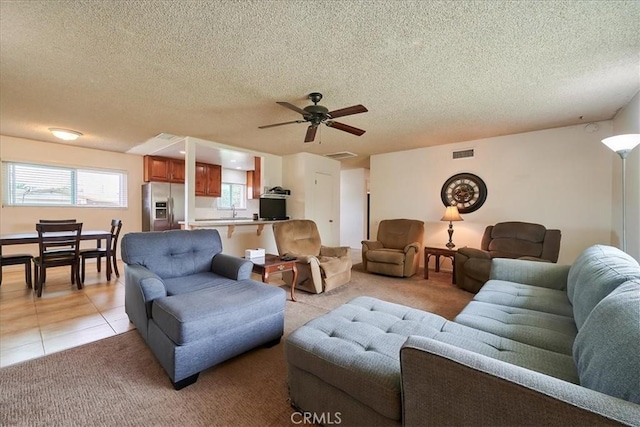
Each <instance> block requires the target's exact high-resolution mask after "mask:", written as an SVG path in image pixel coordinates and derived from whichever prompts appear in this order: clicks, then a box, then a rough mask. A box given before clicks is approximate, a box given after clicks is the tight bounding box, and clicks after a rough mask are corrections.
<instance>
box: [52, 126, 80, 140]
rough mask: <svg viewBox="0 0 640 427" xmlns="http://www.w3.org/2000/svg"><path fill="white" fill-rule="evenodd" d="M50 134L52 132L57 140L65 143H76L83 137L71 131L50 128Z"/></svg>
mask: <svg viewBox="0 0 640 427" xmlns="http://www.w3.org/2000/svg"><path fill="white" fill-rule="evenodd" d="M49 132H51V133H52V134H53V136H55V137H56V138H59V139H62V140H64V141H75V140H76V139H78V138H79V137H81V136H82V133H80V132H77V131H75V130H69V129H60V128H49Z"/></svg>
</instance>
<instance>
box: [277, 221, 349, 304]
mask: <svg viewBox="0 0 640 427" xmlns="http://www.w3.org/2000/svg"><path fill="white" fill-rule="evenodd" d="M273 235H274V236H275V238H276V247H277V248H278V254H279V255H281V256H282V255H290V256H294V257H296V258H297V260H296V267H297V269H298V278H297V280H296V289H302V290H305V291H307V292H311V293H315V294H319V293H321V292H326V291H329V290H331V289H334V288H337V287H338V286H342V285H344V284H346V283H349V281H350V280H351V266H352V261H351V248H349V247H348V246H339V247H329V246H322V243H321V240H320V233H319V232H318V227H317V226H316V223H315V222H313V221H311V220H308V219H292V220H288V221H278V222H274V223H273ZM282 278H283V280H284V281H285V283H287V284H288V285H289V286H291V284H292V282H293V273H292V272H290V271H287V272H284V273H282Z"/></svg>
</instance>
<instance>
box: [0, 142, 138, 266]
mask: <svg viewBox="0 0 640 427" xmlns="http://www.w3.org/2000/svg"><path fill="white" fill-rule="evenodd" d="M0 161H16V162H31V163H42V164H52V165H60V166H72V167H85V168H98V169H100V168H102V169H113V170H121V171H125V172H126V173H127V197H128V201H127V203H128V207H127V208H116V209H108V208H78V207H38V208H34V207H20V206H2V207H0V233H2V234H9V233H22V232H34V231H35V223H36V222H38V220H39V219H41V218H76V219H77V220H78V221H81V222H82V223H83V224H84V225H83V228H84V229H94V230H108V229H109V227H110V225H111V219H113V218H119V219H121V220H122V231H121V235H124V234H125V233H127V232H130V231H140V230H141V229H142V207H141V194H140V191H141V186H142V180H143V174H142V171H143V168H142V156H138V155H133V154H123V153H114V152H111V151H101V150H94V149H91V148H82V147H73V146H69V145H63V144H53V143H50V142H42V141H34V140H30V139H22V138H14V137H10V136H5V135H0ZM1 180H2V178H0V181H1ZM0 188H2V191H4V189H3V186H2V185H1V182H0ZM37 250H38V249H37V245H30V246H25V245H16V246H6V247H4V248H3V252H4V253H12V252H31V253H33V254H35V253H36V252H37Z"/></svg>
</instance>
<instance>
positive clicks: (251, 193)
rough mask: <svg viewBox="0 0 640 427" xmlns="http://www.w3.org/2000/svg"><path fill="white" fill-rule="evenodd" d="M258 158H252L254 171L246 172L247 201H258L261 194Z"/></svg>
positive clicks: (260, 169) (260, 170)
mask: <svg viewBox="0 0 640 427" xmlns="http://www.w3.org/2000/svg"><path fill="white" fill-rule="evenodd" d="M261 160H262V159H261V158H260V157H255V158H254V162H255V165H254V170H252V171H247V199H259V198H260V194H261V193H262V191H261V190H262V180H261V178H260V175H261V174H262V166H261V164H262V162H261Z"/></svg>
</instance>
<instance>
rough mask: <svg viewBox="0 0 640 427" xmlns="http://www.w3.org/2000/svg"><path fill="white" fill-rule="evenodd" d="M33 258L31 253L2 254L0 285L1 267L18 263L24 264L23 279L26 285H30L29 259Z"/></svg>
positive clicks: (0, 278) (0, 259) (0, 282)
mask: <svg viewBox="0 0 640 427" xmlns="http://www.w3.org/2000/svg"><path fill="white" fill-rule="evenodd" d="M32 260H33V255H31V254H11V255H2V256H1V257H0V285H2V267H4V266H5V265H20V264H24V281H25V282H26V283H27V286H29V287H30V288H31V287H32V280H31V261H32Z"/></svg>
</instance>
